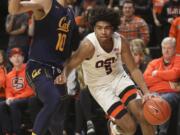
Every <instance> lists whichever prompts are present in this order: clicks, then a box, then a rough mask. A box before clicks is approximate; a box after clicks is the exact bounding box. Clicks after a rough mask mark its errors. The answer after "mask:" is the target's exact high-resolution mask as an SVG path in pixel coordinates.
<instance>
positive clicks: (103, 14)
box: [55, 8, 155, 135]
mask: <svg viewBox="0 0 180 135" xmlns="http://www.w3.org/2000/svg"><path fill="white" fill-rule="evenodd" d="M112 20H113V21H112ZM90 23H91V25H92V28H93V29H94V32H93V33H90V34H88V35H87V36H86V37H85V39H84V40H83V41H82V42H81V45H80V47H79V49H78V50H77V51H76V52H75V53H74V54H73V55H72V56H71V58H70V59H69V60H68V62H67V63H66V66H65V67H64V70H63V73H62V74H61V75H59V76H58V77H57V78H56V79H55V82H56V83H63V82H65V81H66V78H67V76H68V75H69V73H70V72H71V71H72V69H73V68H76V67H77V66H78V65H79V64H81V63H82V68H83V73H84V80H85V83H86V84H87V85H88V88H89V91H90V93H91V95H92V96H93V97H94V99H95V100H96V101H97V102H98V103H99V105H100V106H101V107H102V108H103V110H104V111H105V112H106V113H107V114H108V115H109V117H110V120H111V121H112V122H111V124H110V125H111V126H110V127H111V128H110V129H111V130H110V131H111V135H134V134H135V132H136V123H139V124H140V126H141V129H142V133H143V135H155V131H154V129H153V126H152V125H150V124H149V123H147V122H146V120H145V119H144V116H143V111H142V103H143V101H145V100H147V99H149V98H151V97H152V95H150V94H149V90H148V88H147V86H146V84H145V82H144V79H143V76H142V73H141V71H140V70H139V69H138V68H137V66H136V65H135V62H134V60H133V58H132V55H131V52H130V49H129V44H128V42H127V41H126V40H125V39H124V38H123V37H122V36H121V35H119V34H118V33H116V32H114V31H115V30H116V29H117V27H118V26H119V16H118V14H117V13H116V12H115V11H113V10H111V9H107V8H98V9H96V10H94V12H92V18H91V19H90ZM122 63H125V64H126V66H127V67H128V69H129V72H130V74H131V76H132V78H133V80H134V81H135V82H136V84H137V85H138V86H139V87H140V88H141V90H142V91H143V93H144V96H143V97H142V98H141V97H140V95H139V94H138V92H137V89H136V87H135V84H134V82H133V81H132V80H131V78H130V77H129V76H128V75H127V73H126V72H125V70H124V69H123V66H122ZM135 120H136V121H135ZM114 123H115V124H114ZM118 127H119V128H118ZM118 129H120V130H118Z"/></svg>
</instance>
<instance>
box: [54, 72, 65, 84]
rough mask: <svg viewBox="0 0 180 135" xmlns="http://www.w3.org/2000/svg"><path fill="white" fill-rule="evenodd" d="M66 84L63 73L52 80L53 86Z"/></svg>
mask: <svg viewBox="0 0 180 135" xmlns="http://www.w3.org/2000/svg"><path fill="white" fill-rule="evenodd" d="M66 82H67V79H66V76H65V74H64V73H62V74H60V75H58V76H57V77H56V79H55V80H54V84H64V83H66Z"/></svg>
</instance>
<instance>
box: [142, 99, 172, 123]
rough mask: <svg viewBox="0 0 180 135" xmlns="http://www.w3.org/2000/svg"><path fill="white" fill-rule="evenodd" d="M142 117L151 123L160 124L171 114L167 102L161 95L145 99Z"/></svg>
mask: <svg viewBox="0 0 180 135" xmlns="http://www.w3.org/2000/svg"><path fill="white" fill-rule="evenodd" d="M143 113H144V117H145V119H146V120H147V122H149V123H150V124H151V125H161V124H164V123H165V122H167V121H168V120H169V118H170V116H171V107H170V105H169V103H168V102H167V101H166V100H164V99H162V98H161V97H154V98H151V99H149V100H147V101H146V102H145V103H144V106H143Z"/></svg>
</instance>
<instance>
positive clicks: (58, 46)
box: [56, 33, 67, 52]
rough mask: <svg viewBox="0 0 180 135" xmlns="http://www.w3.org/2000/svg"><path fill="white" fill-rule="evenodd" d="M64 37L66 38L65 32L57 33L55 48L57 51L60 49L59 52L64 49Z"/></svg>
mask: <svg viewBox="0 0 180 135" xmlns="http://www.w3.org/2000/svg"><path fill="white" fill-rule="evenodd" d="M66 38H67V35H66V34H63V33H59V34H58V41H57V44H56V50H57V51H61V52H62V51H64V46H65V42H66Z"/></svg>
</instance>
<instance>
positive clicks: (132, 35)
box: [119, 0, 149, 45]
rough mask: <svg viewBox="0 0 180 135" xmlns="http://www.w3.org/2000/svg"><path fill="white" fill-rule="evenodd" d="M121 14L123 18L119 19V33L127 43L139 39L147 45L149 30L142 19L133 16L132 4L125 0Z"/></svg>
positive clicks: (133, 8) (129, 0)
mask: <svg viewBox="0 0 180 135" xmlns="http://www.w3.org/2000/svg"><path fill="white" fill-rule="evenodd" d="M122 12H123V16H122V17H121V18H120V21H121V23H120V26H119V33H120V34H122V35H123V36H124V37H125V38H126V39H128V41H131V40H133V39H137V38H139V39H142V40H143V41H144V43H145V45H147V44H148V42H149V28H148V25H147V23H146V22H145V21H144V20H143V19H142V18H140V17H137V16H135V15H134V12H135V7H134V2H133V1H131V0H125V1H124V3H123V7H122Z"/></svg>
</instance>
